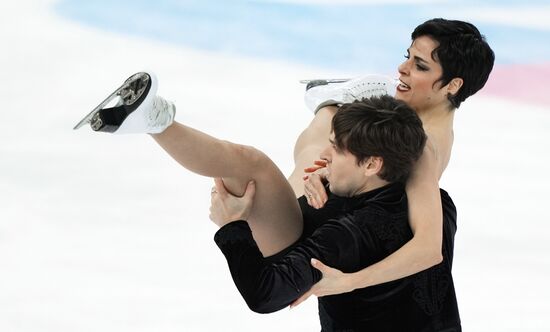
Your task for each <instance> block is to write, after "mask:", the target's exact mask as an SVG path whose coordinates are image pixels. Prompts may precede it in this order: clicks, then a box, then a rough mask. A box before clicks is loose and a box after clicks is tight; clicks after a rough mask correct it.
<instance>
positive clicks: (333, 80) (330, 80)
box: [300, 78, 351, 84]
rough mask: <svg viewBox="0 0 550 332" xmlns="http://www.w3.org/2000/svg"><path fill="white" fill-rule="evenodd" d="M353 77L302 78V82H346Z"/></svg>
mask: <svg viewBox="0 0 550 332" xmlns="http://www.w3.org/2000/svg"><path fill="white" fill-rule="evenodd" d="M350 79H351V78H319V79H314V80H300V83H302V84H309V83H311V82H326V83H344V82H347V81H349V80H350Z"/></svg>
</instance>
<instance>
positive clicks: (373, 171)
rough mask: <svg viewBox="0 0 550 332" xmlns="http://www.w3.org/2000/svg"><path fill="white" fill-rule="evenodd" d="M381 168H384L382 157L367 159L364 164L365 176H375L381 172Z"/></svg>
mask: <svg viewBox="0 0 550 332" xmlns="http://www.w3.org/2000/svg"><path fill="white" fill-rule="evenodd" d="M382 167H384V159H382V157H369V158H368V159H367V161H365V164H364V169H365V175H366V176H373V175H377V174H378V173H380V171H381V170H382Z"/></svg>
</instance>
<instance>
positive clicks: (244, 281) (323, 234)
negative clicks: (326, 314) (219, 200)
mask: <svg viewBox="0 0 550 332" xmlns="http://www.w3.org/2000/svg"><path fill="white" fill-rule="evenodd" d="M350 227H351V228H353V229H350ZM354 233H355V234H357V235H358V234H359V233H360V232H359V231H358V230H357V229H355V226H354V225H353V223H352V222H351V221H350V222H348V223H346V222H341V221H338V222H336V221H335V222H330V223H327V224H325V225H323V226H322V227H320V228H319V229H317V230H316V231H315V232H314V233H313V235H311V236H310V237H308V238H307V239H305V240H303V241H301V242H300V243H299V244H298V245H296V246H295V247H293V248H292V249H291V250H290V251H289V252H287V253H286V254H285V255H284V256H283V257H282V258H280V259H278V260H277V261H275V262H272V261H270V260H269V259H265V258H264V257H263V256H262V254H261V252H260V250H259V249H258V246H257V245H256V243H255V241H254V239H253V237H252V232H251V231H250V227H249V226H248V223H247V222H246V221H236V222H232V223H229V224H227V225H225V226H224V227H222V228H221V229H220V230H219V231H218V232H217V233H216V235H215V237H214V240H215V241H216V243H217V245H218V247H219V248H220V249H221V251H222V252H223V254H224V255H225V257H226V259H227V263H228V265H229V269H230V271H231V276H232V277H233V281H234V282H235V285H236V286H237V288H238V289H239V292H240V293H241V295H242V296H243V298H244V299H245V301H246V303H247V304H248V306H249V308H250V309H251V310H253V311H255V312H258V313H269V312H274V311H277V310H280V309H283V308H285V307H286V306H288V305H289V304H290V303H292V302H293V301H294V300H295V299H297V298H298V297H299V296H300V295H302V294H303V293H305V292H306V291H307V290H309V289H310V288H311V287H312V286H313V284H315V283H316V282H317V281H319V280H320V279H321V277H322V275H321V272H319V271H318V270H317V269H315V268H313V267H312V266H311V264H310V261H311V258H317V259H319V260H321V261H323V262H325V263H327V264H329V265H332V266H335V265H336V266H338V267H340V268H341V269H342V268H345V267H346V266H350V264H352V265H357V262H358V260H359V257H358V256H359V255H358V251H359V250H362V249H361V246H360V245H359V243H357V241H356V240H357V239H356V238H357V235H355V236H354ZM336 263H337V264H336Z"/></svg>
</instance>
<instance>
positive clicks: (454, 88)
mask: <svg viewBox="0 0 550 332" xmlns="http://www.w3.org/2000/svg"><path fill="white" fill-rule="evenodd" d="M462 84H464V80H463V79H462V78H460V77H455V78H453V79H452V80H451V81H450V82H449V84H447V93H448V94H450V95H453V96H456V94H457V93H458V91H459V90H460V88H461V87H462Z"/></svg>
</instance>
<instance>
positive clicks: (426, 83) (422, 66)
mask: <svg viewBox="0 0 550 332" xmlns="http://www.w3.org/2000/svg"><path fill="white" fill-rule="evenodd" d="M437 46H438V44H437V42H436V41H434V40H433V39H431V38H430V37H428V36H421V37H418V38H416V39H415V40H414V41H413V43H412V44H411V46H410V47H409V49H408V50H407V56H406V58H407V59H406V60H405V62H403V63H402V64H401V65H400V66H399V67H398V71H399V74H400V76H399V80H400V81H401V84H400V85H398V86H397V93H396V95H395V98H396V99H399V100H402V101H404V102H406V103H407V104H408V105H409V106H410V107H412V108H413V109H414V110H415V111H416V112H422V111H424V110H429V109H431V108H433V107H437V106H440V105H441V104H444V105H449V101H448V100H447V97H446V95H447V89H445V88H444V87H442V86H441V82H437V83H436V84H434V83H435V82H436V81H437V80H438V79H439V78H440V77H441V75H442V74H443V69H442V68H441V65H440V64H439V62H435V61H434V60H433V59H432V51H433V50H434V49H435V48H436V47H437Z"/></svg>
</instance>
